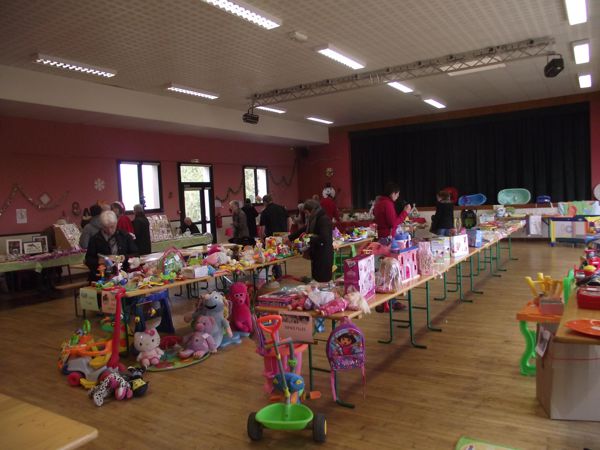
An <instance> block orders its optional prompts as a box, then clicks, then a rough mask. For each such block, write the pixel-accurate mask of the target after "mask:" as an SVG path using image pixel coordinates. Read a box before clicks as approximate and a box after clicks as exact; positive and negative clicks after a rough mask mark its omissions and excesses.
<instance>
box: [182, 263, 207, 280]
mask: <svg viewBox="0 0 600 450" xmlns="http://www.w3.org/2000/svg"><path fill="white" fill-rule="evenodd" d="M181 276H182V277H183V278H202V277H206V276H208V266H188V267H184V268H183V269H181Z"/></svg>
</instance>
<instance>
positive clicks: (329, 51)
mask: <svg viewBox="0 0 600 450" xmlns="http://www.w3.org/2000/svg"><path fill="white" fill-rule="evenodd" d="M315 51H316V52H318V53H320V54H321V55H323V56H327V57H328V58H331V59H333V60H334V61H337V62H339V63H340V64H343V65H345V66H348V67H350V68H351V69H354V70H358V69H362V68H364V67H365V64H364V63H362V62H360V61H358V60H356V59H355V58H353V57H350V56H348V55H344V54H343V53H342V52H340V51H339V50H338V49H337V48H335V47H334V46H332V45H331V44H328V45H325V46H322V47H317V48H315Z"/></svg>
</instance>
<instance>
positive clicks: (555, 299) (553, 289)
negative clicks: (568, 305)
mask: <svg viewBox="0 0 600 450" xmlns="http://www.w3.org/2000/svg"><path fill="white" fill-rule="evenodd" d="M525 281H527V284H529V288H530V289H531V292H532V293H533V295H534V300H533V302H534V304H536V305H538V306H539V308H540V312H541V313H542V314H554V315H560V314H562V313H563V310H564V303H563V299H562V295H563V280H553V279H552V277H550V276H544V274H543V273H538V274H537V280H535V281H534V280H532V279H531V277H525ZM538 288H539V289H540V290H539V291H538Z"/></svg>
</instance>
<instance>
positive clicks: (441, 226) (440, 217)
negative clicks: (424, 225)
mask: <svg viewBox="0 0 600 450" xmlns="http://www.w3.org/2000/svg"><path fill="white" fill-rule="evenodd" d="M452 228H454V204H453V203H452V200H451V199H450V193H449V192H447V191H440V192H438V194H437V204H436V207H435V214H434V215H433V216H432V217H431V228H430V230H431V232H432V233H435V234H437V235H440V236H450V229H452Z"/></svg>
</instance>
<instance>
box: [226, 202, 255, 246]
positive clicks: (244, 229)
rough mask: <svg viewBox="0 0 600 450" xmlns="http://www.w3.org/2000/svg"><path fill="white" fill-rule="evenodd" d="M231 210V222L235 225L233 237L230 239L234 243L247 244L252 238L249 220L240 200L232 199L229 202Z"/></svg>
mask: <svg viewBox="0 0 600 450" xmlns="http://www.w3.org/2000/svg"><path fill="white" fill-rule="evenodd" d="M229 210H230V211H231V224H232V226H233V237H232V238H231V239H229V242H231V243H232V244H245V243H247V242H248V241H249V240H250V236H249V234H248V222H247V221H246V214H245V213H244V211H242V209H241V208H240V202H238V201H237V200H232V201H230V202H229Z"/></svg>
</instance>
